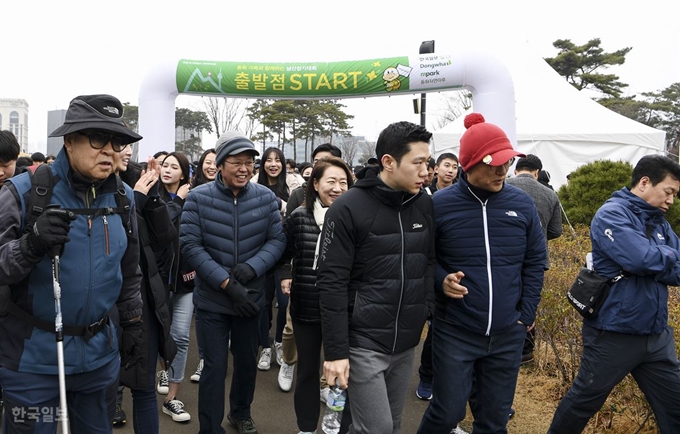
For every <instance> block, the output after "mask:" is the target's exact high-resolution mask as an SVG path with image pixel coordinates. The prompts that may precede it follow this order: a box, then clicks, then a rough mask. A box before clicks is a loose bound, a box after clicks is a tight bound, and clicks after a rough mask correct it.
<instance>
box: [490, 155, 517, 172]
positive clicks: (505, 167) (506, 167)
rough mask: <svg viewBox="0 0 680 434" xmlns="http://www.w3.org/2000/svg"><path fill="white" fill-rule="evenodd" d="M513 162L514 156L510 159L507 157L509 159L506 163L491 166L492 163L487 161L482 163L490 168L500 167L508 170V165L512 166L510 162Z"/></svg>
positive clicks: (496, 168)
mask: <svg viewBox="0 0 680 434" xmlns="http://www.w3.org/2000/svg"><path fill="white" fill-rule="evenodd" d="M514 162H515V157H512V158H511V159H509V160H508V161H507V163H505V164H502V165H500V166H492V165H490V164H489V163H484V164H486V166H487V167H488V168H489V169H490V170H498V169H500V168H501V167H502V168H503V169H504V170H508V169H510V166H512V164H513V163H514Z"/></svg>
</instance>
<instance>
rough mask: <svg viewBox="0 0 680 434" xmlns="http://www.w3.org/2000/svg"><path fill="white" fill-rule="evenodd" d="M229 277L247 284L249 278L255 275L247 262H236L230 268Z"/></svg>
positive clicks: (251, 278)
mask: <svg viewBox="0 0 680 434" xmlns="http://www.w3.org/2000/svg"><path fill="white" fill-rule="evenodd" d="M231 277H233V278H234V279H236V280H238V281H239V282H241V284H243V285H247V284H248V283H250V281H251V280H253V279H254V278H256V277H257V275H256V274H255V270H253V267H251V266H250V265H248V264H237V265H236V266H234V267H233V268H232V269H231Z"/></svg>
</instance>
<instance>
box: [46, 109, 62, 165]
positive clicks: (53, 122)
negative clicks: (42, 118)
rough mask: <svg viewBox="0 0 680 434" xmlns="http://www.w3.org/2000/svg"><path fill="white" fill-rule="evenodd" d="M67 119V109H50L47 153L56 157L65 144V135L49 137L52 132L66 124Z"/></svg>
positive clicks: (48, 113)
mask: <svg viewBox="0 0 680 434" xmlns="http://www.w3.org/2000/svg"><path fill="white" fill-rule="evenodd" d="M65 119H66V109H61V110H50V111H48V112H47V136H48V137H47V153H46V154H45V156H47V155H54V156H55V157H56V156H57V154H58V153H59V151H60V150H61V147H62V146H63V145H64V138H63V137H49V135H50V133H51V132H52V131H54V130H56V129H57V128H59V127H60V126H62V125H63V124H64V120H65Z"/></svg>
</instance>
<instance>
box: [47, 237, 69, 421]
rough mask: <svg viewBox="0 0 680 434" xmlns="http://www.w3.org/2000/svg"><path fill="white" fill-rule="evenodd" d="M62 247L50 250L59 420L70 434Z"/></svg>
mask: <svg viewBox="0 0 680 434" xmlns="http://www.w3.org/2000/svg"><path fill="white" fill-rule="evenodd" d="M60 250H61V246H59V245H58V246H54V247H52V248H51V249H50V252H49V255H50V257H51V258H52V286H53V287H54V310H55V313H56V315H55V318H54V331H55V334H56V336H57V369H58V371H59V409H58V410H57V418H59V420H60V421H61V432H62V433H63V434H68V432H69V431H68V408H67V406H66V373H65V371H64V324H63V322H62V318H61V285H60V284H59V251H60Z"/></svg>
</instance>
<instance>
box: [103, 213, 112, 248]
mask: <svg viewBox="0 0 680 434" xmlns="http://www.w3.org/2000/svg"><path fill="white" fill-rule="evenodd" d="M102 219H103V220H104V244H105V246H106V256H109V254H110V249H109V222H108V220H106V216H105V215H103V216H102Z"/></svg>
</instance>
